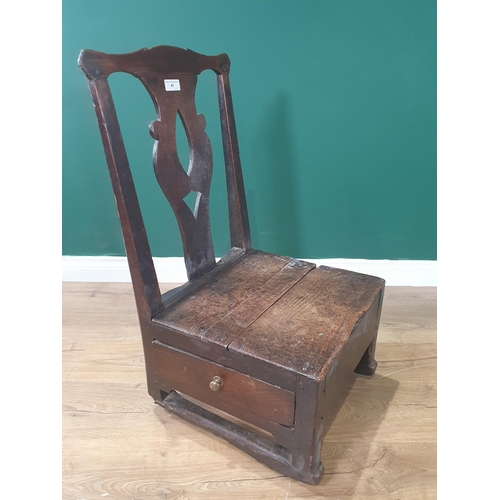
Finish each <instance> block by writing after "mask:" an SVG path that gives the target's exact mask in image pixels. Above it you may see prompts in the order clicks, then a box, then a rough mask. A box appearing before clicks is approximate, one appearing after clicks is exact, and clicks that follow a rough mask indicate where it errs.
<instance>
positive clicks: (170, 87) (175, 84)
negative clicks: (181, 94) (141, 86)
mask: <svg viewBox="0 0 500 500" xmlns="http://www.w3.org/2000/svg"><path fill="white" fill-rule="evenodd" d="M163 81H164V82H165V90H166V91H167V92H172V91H175V90H181V84H180V82H179V80H163Z"/></svg>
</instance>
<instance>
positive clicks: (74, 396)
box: [62, 283, 436, 500]
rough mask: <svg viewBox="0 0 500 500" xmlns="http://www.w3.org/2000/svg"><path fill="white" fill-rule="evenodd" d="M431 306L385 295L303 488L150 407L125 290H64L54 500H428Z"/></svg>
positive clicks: (406, 295) (431, 479)
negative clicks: (362, 363)
mask: <svg viewBox="0 0 500 500" xmlns="http://www.w3.org/2000/svg"><path fill="white" fill-rule="evenodd" d="M172 286H173V285H164V286H163V288H162V289H163V290H165V289H168V288H172ZM435 296H436V294H435V289H433V288H409V287H408V288H405V287H397V288H391V287H388V288H386V294H385V299H384V308H383V311H382V318H381V326H380V330H379V339H378V343H377V355H376V357H377V360H378V362H379V366H378V369H377V373H376V374H375V376H374V377H373V378H372V379H366V378H363V377H357V378H356V379H355V382H354V383H353V384H352V386H351V387H350V390H349V391H347V390H346V392H347V394H346V397H345V401H344V403H343V405H342V407H341V408H340V410H339V412H338V414H337V416H336V418H335V420H334V421H333V422H328V431H327V432H326V435H325V438H324V443H323V450H322V460H323V464H324V467H325V475H324V477H323V480H322V482H321V483H320V484H319V485H317V486H308V485H305V484H302V483H299V482H297V481H294V480H292V479H289V478H286V477H283V476H282V475H280V474H277V473H273V471H271V470H270V469H269V468H268V467H266V466H264V465H262V464H260V463H259V462H257V461H256V460H254V459H253V458H251V457H249V456H248V455H247V454H246V453H243V452H241V451H239V450H238V449H236V448H235V447H233V446H232V445H230V444H228V443H226V442H225V441H224V440H222V439H218V438H215V437H214V436H213V435H212V434H210V433H209V432H208V431H205V430H203V429H200V428H198V427H195V426H193V425H191V424H189V423H187V422H185V421H183V420H181V419H180V418H178V417H177V416H175V415H172V414H170V413H168V412H166V411H165V410H164V409H163V408H161V407H159V406H157V405H154V404H153V403H152V402H151V398H150V396H149V395H148V394H147V389H146V375H145V371H144V366H143V365H142V361H141V358H142V357H143V353H142V344H141V341H140V334H139V325H138V321H137V313H136V310H135V304H134V297H133V291H132V286H131V284H130V283H65V284H64V285H63V342H62V347H63V371H64V373H65V374H66V375H67V377H66V379H63V380H66V381H64V382H63V456H62V464H63V466H62V468H63V498H64V499H65V500H66V499H67V500H70V499H72V500H74V499H83V498H85V499H86V500H91V499H102V498H109V499H162V500H164V499H166V498H167V499H198V498H204V499H207V498H209V499H212V498H217V499H219V498H220V499H231V500H233V499H234V498H242V499H288V500H290V499H302V498H328V499H330V498H335V499H340V500H343V499H346V500H347V499H380V500H382V499H389V500H392V499H394V500H396V499H399V500H406V499H408V500H419V499H433V498H436V329H435V322H436V317H435V310H436V309H435V308H436V303H435ZM419 337H420V341H419Z"/></svg>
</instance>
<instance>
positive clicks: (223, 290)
mask: <svg viewBox="0 0 500 500" xmlns="http://www.w3.org/2000/svg"><path fill="white" fill-rule="evenodd" d="M291 260H292V259H291V258H290V257H281V256H279V255H274V254H269V253H265V252H249V253H247V254H245V255H244V256H243V257H241V258H240V259H239V260H238V265H236V266H231V267H229V269H228V270H227V271H226V272H224V273H219V274H218V276H217V277H216V278H214V279H213V280H210V281H209V282H208V283H207V284H206V285H205V286H204V287H202V288H200V289H199V290H197V291H196V292H195V293H194V294H192V295H190V296H189V297H187V298H186V299H185V300H184V301H182V302H179V303H177V304H175V305H174V306H173V307H170V308H168V309H167V310H166V311H164V312H163V313H162V314H159V315H157V316H156V317H155V319H154V321H155V323H160V324H162V325H165V326H167V327H169V328H173V329H176V330H179V331H181V332H184V333H186V334H188V335H193V336H196V337H200V338H204V337H205V334H206V332H207V331H208V330H209V329H210V327H211V326H212V325H214V323H217V322H218V321H220V320H221V319H222V318H223V317H224V316H226V315H227V314H228V313H229V312H230V311H231V310H232V309H234V308H235V307H237V306H238V305H239V304H241V303H242V302H243V301H245V300H246V299H247V298H248V297H250V296H251V295H252V294H253V293H255V292H256V291H257V290H259V288H260V287H261V286H262V285H264V283H266V281H268V280H269V279H270V278H272V277H273V276H274V275H275V274H276V273H278V272H279V271H280V270H281V269H283V268H284V267H285V266H286V265H287V264H288V263H289V262H290V261H291Z"/></svg>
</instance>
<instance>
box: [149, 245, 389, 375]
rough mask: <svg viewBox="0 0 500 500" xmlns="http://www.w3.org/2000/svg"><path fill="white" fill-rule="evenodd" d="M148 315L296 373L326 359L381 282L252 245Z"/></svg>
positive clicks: (309, 371) (312, 370) (320, 366)
mask: <svg viewBox="0 0 500 500" xmlns="http://www.w3.org/2000/svg"><path fill="white" fill-rule="evenodd" d="M193 285H196V283H190V284H188V287H191V288H192V291H191V292H189V288H188V289H186V292H188V293H185V294H184V297H183V299H182V300H180V301H178V302H176V303H174V304H173V305H172V306H170V307H167V309H166V310H165V311H164V312H162V313H161V314H159V315H158V316H157V317H156V318H155V319H154V321H155V322H156V323H160V324H162V325H164V326H167V327H169V328H171V329H174V330H177V331H180V332H182V333H184V334H186V335H191V336H194V337H198V338H200V339H203V340H206V341H207V342H210V343H215V344H218V345H219V346H224V347H225V348H227V349H228V350H229V351H233V352H238V353H241V354H244V355H245V356H249V357H255V358H258V359H261V360H263V361H267V362H269V363H272V364H275V365H279V366H282V367H283V368H285V369H288V370H291V371H294V372H297V373H300V374H302V375H306V376H310V377H316V376H318V375H319V374H320V373H321V372H322V371H324V369H325V365H326V364H328V365H329V364H331V363H332V362H333V359H334V358H335V356H336V354H338V353H339V352H340V350H341V349H342V347H343V345H344V344H345V342H346V341H347V339H348V338H349V335H350V334H351V332H352V331H353V329H354V326H355V325H356V323H357V322H358V321H359V320H360V319H361V318H362V317H363V315H364V314H365V313H366V312H367V311H368V309H369V308H370V306H371V305H372V303H373V301H374V300H375V298H376V296H377V294H378V293H379V292H380V290H381V289H382V287H383V286H384V280H383V279H381V278H376V277H374V276H368V275H365V274H360V273H355V272H352V271H346V270H342V269H336V268H330V267H326V266H320V267H318V268H316V266H315V264H312V263H309V262H305V261H301V260H297V259H292V258H290V257H284V256H280V255H275V254H270V253H266V252H261V251H258V250H252V251H250V252H247V253H241V254H240V255H238V256H237V257H236V258H235V259H233V260H232V261H231V262H229V263H228V264H226V265H225V269H223V270H221V271H220V272H219V273H214V276H213V277H209V278H208V279H206V280H205V282H204V283H202V284H201V286H199V285H198V286H193Z"/></svg>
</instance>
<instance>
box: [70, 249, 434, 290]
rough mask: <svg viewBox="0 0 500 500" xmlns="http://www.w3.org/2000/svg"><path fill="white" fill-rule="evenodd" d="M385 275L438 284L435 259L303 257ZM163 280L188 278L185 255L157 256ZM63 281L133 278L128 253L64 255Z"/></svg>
mask: <svg viewBox="0 0 500 500" xmlns="http://www.w3.org/2000/svg"><path fill="white" fill-rule="evenodd" d="M303 260H307V261H309V262H314V263H315V264H316V265H317V266H320V265H323V266H330V267H338V268H340V269H348V270H349V271H356V272H358V273H363V274H371V275H373V276H378V277H380V278H384V279H385V281H386V285H387V286H437V261H435V260H363V259H303ZM153 261H154V264H155V268H156V273H157V276H158V281H159V282H160V283H184V282H185V281H187V277H186V270H185V268H184V258H183V257H154V258H153ZM62 279H63V281H98V282H103V281H111V282H127V281H130V272H129V270H128V264H127V259H126V257H107V256H102V257H101V256H99V257H86V256H63V258H62Z"/></svg>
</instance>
